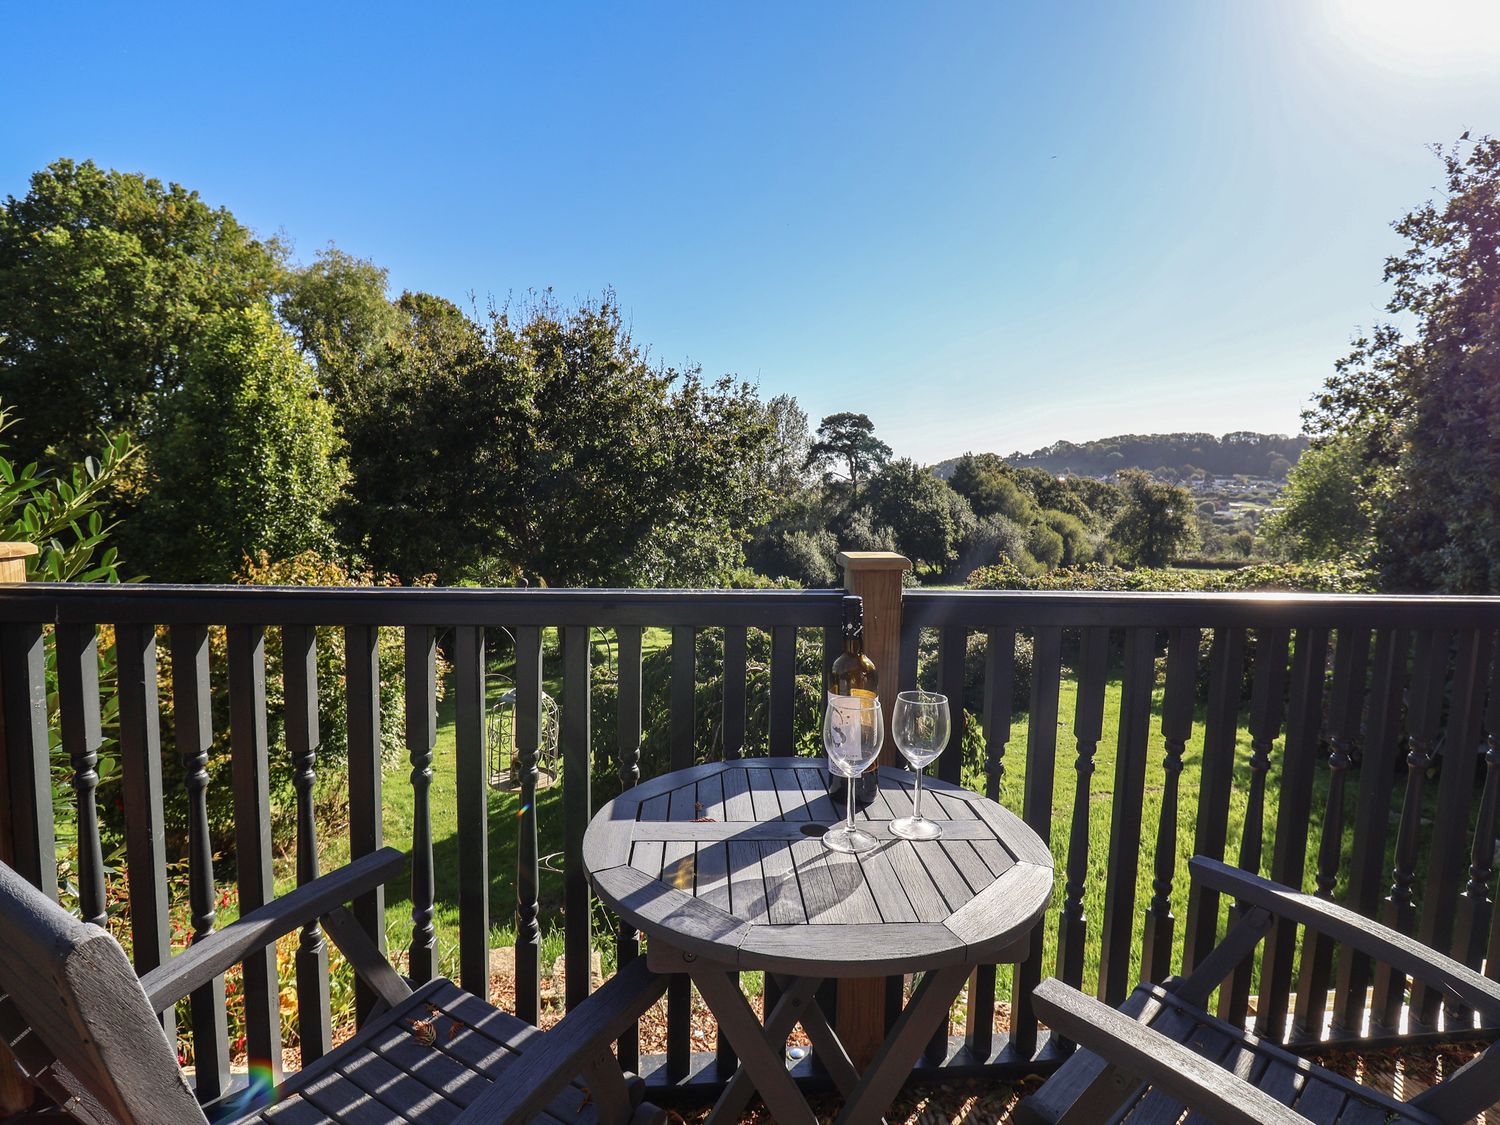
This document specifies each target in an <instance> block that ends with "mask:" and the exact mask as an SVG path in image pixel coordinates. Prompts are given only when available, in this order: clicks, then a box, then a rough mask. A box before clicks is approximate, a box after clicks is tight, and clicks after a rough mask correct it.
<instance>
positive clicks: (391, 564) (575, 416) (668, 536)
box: [341, 294, 773, 586]
mask: <svg viewBox="0 0 1500 1125" xmlns="http://www.w3.org/2000/svg"><path fill="white" fill-rule="evenodd" d="M398 307H399V308H400V309H401V311H402V313H403V316H404V318H405V322H404V324H403V331H402V338H401V340H400V341H399V343H398V344H396V345H394V346H392V347H389V348H387V349H386V350H385V353H384V355H383V356H382V359H381V361H380V366H379V369H378V370H372V371H370V372H367V373H366V374H365V375H364V376H363V377H364V378H365V379H366V382H367V392H366V394H365V395H364V397H363V400H362V402H361V403H360V406H359V408H358V410H357V411H351V412H350V413H349V414H347V415H346V417H345V422H344V425H345V433H346V434H347V436H348V439H349V456H350V464H351V467H352V470H353V474H354V479H353V483H352V485H351V489H350V493H351V495H350V502H349V503H348V504H346V505H345V506H344V509H343V511H342V514H341V526H342V527H343V528H344V534H345V537H346V539H347V540H348V542H349V543H350V545H351V546H354V547H356V548H357V549H358V550H359V551H360V552H361V553H362V554H363V556H364V557H365V558H366V559H368V560H369V561H370V562H371V563H372V564H374V565H376V566H378V567H379V568H381V569H386V570H390V571H391V572H393V573H396V574H399V575H402V576H403V577H410V576H412V575H415V574H421V573H425V572H427V571H429V570H435V571H437V573H438V575H439V577H440V578H441V579H442V580H443V581H445V582H452V581H458V580H463V579H477V580H480V581H485V582H495V583H511V582H516V581H533V582H538V583H542V584H545V585H563V586H572V585H622V586H630V585H677V584H683V585H693V584H704V583H711V582H715V581H720V580H722V579H723V577H724V576H725V575H727V574H729V573H730V572H732V571H733V570H734V569H736V568H737V567H739V566H740V565H742V563H743V557H744V554H743V545H744V542H745V540H746V539H747V538H748V536H749V534H750V532H751V530H752V529H753V528H755V527H756V526H757V525H758V524H759V523H761V522H762V521H763V519H764V518H765V517H766V515H768V514H769V511H770V508H771V503H772V500H773V494H772V491H771V487H772V486H771V482H770V481H768V480H766V479H765V478H764V477H763V476H762V474H761V471H760V470H761V468H762V467H763V466H764V465H765V464H766V463H767V460H768V457H769V454H768V450H769V449H770V448H771V447H772V445H773V420H772V418H771V416H770V415H769V414H768V412H767V409H766V407H765V406H764V405H763V404H761V403H760V402H759V400H758V399H757V398H756V397H755V395H754V392H753V389H752V388H751V387H750V386H748V385H747V384H744V383H738V382H735V381H733V380H731V379H727V378H726V379H721V380H718V381H715V382H711V383H710V382H706V381H705V380H704V379H703V378H702V376H701V375H700V374H699V372H697V371H696V370H689V371H685V372H678V371H674V370H671V369H668V368H661V367H653V366H651V365H650V364H649V363H648V362H647V360H646V357H645V355H644V353H643V352H642V351H641V349H640V348H639V347H637V346H636V345H635V343H634V342H633V341H632V340H631V337H630V334H629V332H628V331H627V330H626V329H625V327H624V325H623V324H622V322H621V320H620V315H619V310H618V308H617V307H616V306H615V304H614V303H613V300H612V298H611V297H609V296H606V297H605V298H604V299H603V300H601V301H599V302H596V303H592V304H584V305H581V306H579V307H578V308H576V309H572V310H564V309H562V308H560V307H558V306H556V305H555V304H554V303H552V302H551V301H550V300H546V299H544V300H542V301H540V302H539V303H537V304H536V305H534V306H532V307H530V308H529V309H527V310H524V313H523V315H522V316H520V317H518V318H517V319H514V320H513V319H512V318H511V316H510V315H509V314H508V313H500V314H497V315H495V316H494V317H493V318H492V320H491V322H490V323H489V324H488V325H486V326H480V325H477V324H475V323H473V322H472V321H470V320H468V318H466V317H465V316H464V315H463V314H462V313H461V312H460V311H459V310H458V309H457V308H456V307H455V306H453V305H451V304H449V303H448V302H445V301H441V300H440V299H438V298H434V297H427V296H422V295H410V294H408V295H406V296H403V297H402V299H401V300H400V301H399V302H398ZM438 513H440V514H441V518H434V516H435V514H438Z"/></svg>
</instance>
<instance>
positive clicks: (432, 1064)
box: [0, 848, 665, 1125]
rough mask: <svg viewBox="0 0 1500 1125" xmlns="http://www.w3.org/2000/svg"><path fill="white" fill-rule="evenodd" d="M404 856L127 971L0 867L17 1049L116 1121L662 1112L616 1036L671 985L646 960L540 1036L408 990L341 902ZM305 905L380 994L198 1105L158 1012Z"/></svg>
mask: <svg viewBox="0 0 1500 1125" xmlns="http://www.w3.org/2000/svg"><path fill="white" fill-rule="evenodd" d="M403 865H404V859H403V857H402V855H401V853H400V852H397V851H395V850H394V849H392V848H384V849H381V850H380V851H377V852H375V853H373V854H371V855H368V856H364V857H362V858H360V859H357V860H355V861H353V862H352V863H350V864H348V865H347V866H345V867H342V868H340V869H338V870H337V871H333V872H330V873H329V874H327V875H324V876H322V877H321V878H318V879H315V880H313V881H312V882H310V883H308V884H307V885H305V886H302V887H299V888H298V889H297V890H295V891H293V892H291V893H290V894H287V895H284V896H283V897H281V898H278V899H276V900H275V901H274V902H271V903H268V904H266V905H265V906H263V907H260V908H258V909H256V910H252V911H250V912H249V913H247V914H246V915H244V916H243V917H242V918H240V919H239V920H238V921H236V922H234V923H232V924H231V925H229V926H226V927H224V929H222V930H219V931H217V932H215V933H213V934H212V935H210V936H209V937H208V938H206V939H204V940H203V941H200V942H198V943H196V944H194V945H193V946H191V947H190V948H189V949H187V950H186V951H184V952H183V953H180V954H178V955H177V956H176V957H173V958H172V959H171V960H170V961H168V962H167V963H166V964H164V965H162V966H160V967H159V968H157V969H153V970H152V971H151V972H149V973H147V974H146V975H145V976H144V977H141V978H137V977H136V975H135V972H134V971H133V970H132V969H131V967H130V963H129V961H128V960H127V959H126V957H125V952H124V950H122V949H121V948H120V945H119V943H118V942H117V941H115V939H114V938H113V937H112V936H111V935H110V934H108V933H107V932H105V931H104V930H102V929H100V928H99V927H98V926H94V925H90V924H87V923H84V922H81V921H79V920H78V919H77V918H74V917H73V916H72V915H70V914H69V913H67V911H65V910H63V909H62V908H61V907H59V906H58V905H57V904H56V903H54V902H52V901H51V900H50V899H48V898H46V897H45V896H44V895H42V894H41V893H40V892H38V891H37V890H36V888H34V887H32V886H31V885H30V884H29V883H27V882H26V881H25V880H24V879H22V878H21V877H20V876H19V875H17V874H16V873H15V872H14V871H12V870H11V869H10V868H9V867H6V866H5V865H3V864H0V988H3V989H4V992H5V994H6V997H5V1003H6V1004H7V1005H8V1006H9V1007H10V1009H11V1011H10V1017H11V1020H10V1022H12V1023H16V1022H19V1023H20V1024H21V1025H24V1028H25V1030H24V1032H23V1033H22V1034H20V1035H19V1036H16V1037H14V1042H13V1050H14V1052H15V1055H16V1057H17V1060H18V1061H19V1063H20V1065H21V1067H22V1069H23V1070H25V1071H26V1073H27V1076H28V1077H30V1078H32V1079H33V1080H34V1081H36V1082H37V1083H38V1084H39V1085H41V1086H42V1087H43V1088H44V1089H46V1090H48V1091H49V1092H52V1093H53V1094H54V1095H55V1096H57V1097H59V1099H60V1101H61V1103H62V1104H63V1106H64V1108H65V1109H66V1110H67V1111H68V1112H69V1113H70V1114H71V1115H72V1116H74V1117H76V1118H78V1119H80V1120H83V1121H88V1122H99V1123H105V1122H118V1123H120V1125H136V1123H141V1125H164V1123H169V1122H170V1123H172V1125H179V1123H191V1122H206V1121H207V1120H209V1117H208V1116H206V1114H205V1108H207V1109H208V1112H209V1113H210V1114H212V1116H213V1119H214V1120H215V1121H257V1122H268V1123H270V1122H274V1123H276V1125H303V1123H313V1122H366V1123H370V1125H379V1123H383V1122H423V1123H425V1122H445V1123H446V1122H461V1123H463V1125H471V1123H477V1122H493V1123H501V1122H520V1121H527V1120H531V1119H532V1118H534V1117H537V1116H541V1117H542V1118H544V1119H546V1120H562V1121H589V1122H593V1121H598V1122H601V1123H604V1125H627V1123H628V1125H641V1123H644V1122H659V1121H661V1120H662V1116H661V1114H660V1112H659V1111H658V1110H656V1109H655V1107H653V1106H650V1105H645V1104H642V1103H641V1101H640V1097H641V1091H642V1088H643V1084H642V1083H641V1082H640V1081H639V1080H638V1079H637V1080H629V1079H627V1077H626V1076H625V1075H623V1074H622V1073H621V1071H620V1069H619V1067H618V1065H617V1064H616V1062H615V1058H614V1055H613V1053H612V1051H611V1044H612V1043H613V1041H614V1040H615V1039H616V1038H618V1037H619V1035H620V1034H621V1033H622V1032H623V1031H625V1030H626V1029H627V1028H629V1027H631V1026H633V1025H634V1024H635V1022H636V1020H637V1019H639V1018H640V1015H641V1013H643V1012H644V1011H645V1010H646V1009H647V1008H648V1007H650V1006H651V1004H652V1003H654V1002H655V1001H656V999H657V998H658V997H659V996H660V995H661V994H662V992H663V991H664V989H665V981H664V980H663V979H662V978H659V977H657V976H655V975H654V974H652V973H651V972H650V971H648V970H647V968H646V962H645V959H644V958H638V959H637V960H635V961H633V962H631V963H630V964H629V965H626V966H624V968H623V969H622V970H621V971H620V972H619V973H618V974H616V975H615V976H614V977H613V978H612V979H611V980H610V981H608V982H607V983H606V984H605V985H604V986H603V987H602V988H600V989H599V990H598V991H597V992H595V993H594V994H593V995H591V996H590V997H589V998H588V1000H587V1001H586V1002H585V1003H583V1004H581V1005H579V1006H578V1007H577V1008H575V1009H574V1010H573V1011H572V1012H569V1013H568V1015H567V1016H565V1017H564V1019H563V1020H562V1022H561V1023H559V1024H558V1025H557V1027H555V1028H553V1029H552V1030H551V1031H549V1032H547V1033H545V1034H543V1033H542V1032H540V1031H538V1030H537V1029H536V1028H534V1027H532V1026H530V1025H529V1024H527V1023H524V1022H523V1021H521V1020H519V1019H516V1018H515V1017H514V1016H509V1015H506V1014H504V1013H503V1012H500V1011H498V1010H496V1009H495V1008H493V1007H491V1006H490V1005H489V1004H487V1003H485V1002H484V1001H482V1000H480V999H479V998H477V997H475V996H472V995H471V994H469V993H467V992H464V991H462V990H460V989H459V988H457V987H456V986H454V985H453V984H452V983H450V982H449V981H446V980H435V981H432V982H430V983H428V984H424V985H422V986H421V987H420V988H417V989H416V990H415V991H413V990H412V988H411V987H410V986H409V985H408V984H407V982H406V981H405V980H403V979H402V978H401V976H400V975H399V974H398V973H397V972H396V971H395V969H393V968H392V967H391V965H390V964H389V962H387V961H386V959H385V958H384V957H383V956H381V954H380V952H379V951H378V949H377V948H376V946H375V944H374V943H373V942H372V941H371V940H370V939H369V937H368V936H367V935H366V934H365V933H364V931H363V930H362V929H361V928H360V927H359V926H358V925H357V924H356V923H355V922H354V920H353V916H352V915H350V914H349V913H348V912H347V910H346V909H344V904H346V903H348V902H350V901H352V900H353V899H355V898H357V897H358V896H359V895H361V894H363V893H365V892H367V891H370V890H372V889H374V888H375V887H378V886H380V885H382V884H383V883H385V882H386V881H387V880H388V879H390V878H391V877H393V876H394V875H396V874H397V873H398V872H399V871H400V870H401V869H402V867H403ZM314 918H320V919H322V921H323V924H324V926H325V928H326V929H327V931H328V935H329V937H330V938H331V940H332V941H333V942H334V944H335V945H337V946H338V947H339V949H340V950H342V951H343V953H344V955H345V956H346V957H347V958H348V959H349V961H350V963H351V964H352V965H353V966H354V969H355V972H356V973H357V974H358V975H359V977H360V979H361V980H363V981H364V982H365V984H367V985H368V986H369V987H370V989H371V990H372V991H373V992H375V993H376V995H378V996H379V997H380V1001H381V1003H380V1005H379V1006H378V1007H377V1010H376V1013H375V1014H374V1015H373V1016H372V1017H371V1018H370V1019H368V1020H367V1021H366V1023H365V1025H364V1026H363V1027H361V1028H360V1030H359V1032H358V1033H357V1034H356V1035H355V1036H354V1037H353V1038H352V1039H350V1040H349V1041H348V1042H347V1043H345V1044H343V1045H342V1046H340V1047H338V1048H337V1049H336V1050H334V1051H333V1052H331V1053H330V1054H328V1055H325V1056H324V1057H322V1058H320V1059H318V1060H317V1061H316V1062H314V1063H312V1064H311V1065H309V1066H308V1067H306V1068H305V1069H303V1070H301V1071H299V1072H298V1073H297V1074H295V1075H293V1076H291V1077H290V1078H289V1079H287V1080H286V1081H285V1082H283V1083H282V1084H281V1085H280V1086H279V1087H276V1088H274V1089H271V1090H266V1091H256V1090H254V1089H253V1087H252V1089H250V1090H249V1091H248V1092H241V1093H240V1094H239V1095H237V1098H238V1100H237V1101H229V1102H225V1103H222V1104H220V1105H218V1106H212V1107H204V1106H200V1105H199V1103H198V1101H197V1099H196V1098H195V1097H194V1096H193V1092H192V1090H191V1089H190V1088H189V1087H188V1084H187V1081H186V1079H185V1078H184V1076H183V1073H182V1070H181V1069H180V1068H179V1066H178V1064H177V1053H176V1050H175V1048H174V1046H173V1044H171V1043H169V1042H168V1041H167V1036H166V1033H165V1032H164V1031H163V1030H162V1026H161V1024H160V1023H159V1022H158V1019H157V1013H159V1012H162V1011H165V1010H166V1009H168V1008H170V1007H172V1006H173V1005H174V1004H176V1003H177V1002H178V1001H179V1000H181V999H183V998H184V997H186V996H188V995H189V994H190V993H191V992H192V991H193V990H194V989H197V988H200V987H202V986H203V985H204V984H206V983H207V982H209V981H211V980H213V978H215V977H216V976H218V975H219V974H221V973H223V972H224V970H225V969H227V968H229V967H230V966H231V965H233V964H235V963H236V962H239V961H242V960H244V959H245V958H246V957H247V956H249V955H251V954H253V953H255V952H257V951H259V950H263V949H265V948H266V947H267V946H268V945H270V944H271V943H273V942H275V941H276V940H277V939H278V938H280V937H281V936H283V935H284V934H288V933H290V932H292V931H293V930H295V929H297V928H299V927H301V926H303V925H305V924H306V923H307V922H309V921H311V920H312V919H314ZM429 1020H430V1021H431V1023H430V1024H428V1023H425V1022H423V1021H429ZM414 1029H415V1030H414ZM428 1031H431V1032H432V1034H431V1035H428V1034H426V1032H428Z"/></svg>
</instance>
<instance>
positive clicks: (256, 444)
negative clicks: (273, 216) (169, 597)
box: [121, 303, 345, 582]
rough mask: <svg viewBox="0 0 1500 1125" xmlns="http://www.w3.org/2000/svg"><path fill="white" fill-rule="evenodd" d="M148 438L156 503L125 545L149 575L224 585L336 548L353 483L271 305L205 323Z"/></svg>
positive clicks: (134, 522)
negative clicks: (251, 564)
mask: <svg viewBox="0 0 1500 1125" xmlns="http://www.w3.org/2000/svg"><path fill="white" fill-rule="evenodd" d="M145 436H146V449H147V452H146V479H145V482H144V483H145V495H144V497H143V499H142V500H141V502H140V504H139V507H138V509H137V510H136V512H135V513H134V514H133V516H132V517H131V519H130V520H129V522H128V523H127V524H126V525H125V526H123V527H122V528H121V541H122V544H123V546H124V547H125V550H126V554H127V557H133V558H140V559H149V560H150V567H151V572H150V577H152V578H154V579H158V580H164V581H173V582H222V581H228V580H229V579H231V578H232V577H234V576H235V575H236V574H238V573H239V572H240V571H241V570H242V569H243V567H244V565H245V560H246V558H247V557H249V556H252V555H254V554H256V553H258V552H266V553H268V554H269V555H270V556H271V557H272V558H276V559H283V558H290V557H291V556H293V555H295V554H298V553H299V552H302V551H305V550H311V549H319V550H325V551H326V550H328V549H329V548H330V546H331V543H332V539H331V528H330V526H329V524H328V522H327V519H326V516H327V513H328V511H329V509H330V507H331V505H332V504H333V502H334V500H335V499H336V497H337V495H338V492H339V489H340V488H341V487H342V485H343V482H344V478H345V468H344V462H343V459H342V456H341V454H340V441H339V437H338V433H337V430H336V428H335V426H334V419H333V409H332V407H331V406H330V405H329V403H328V402H327V401H326V400H325V399H324V398H322V397H321V396H320V395H319V394H318V387H317V382H316V380H315V378H314V376H313V371H312V368H311V367H309V366H308V364H307V363H306V361H305V360H303V359H302V357H301V356H300V355H298V353H297V350H296V347H295V345H294V344H293V342H292V340H291V338H290V337H289V336H288V335H287V333H286V331H285V330H284V329H283V328H282V327H281V326H280V325H279V324H277V323H276V321H275V320H274V319H273V317H272V315H271V309H270V306H269V305H268V304H264V303H262V304H261V305H258V306H253V307H251V308H247V309H233V310H227V311H224V312H221V313H219V314H218V315H217V316H214V317H212V318H209V319H207V320H205V321H204V322H203V323H202V324H201V326H200V329H199V331H198V333H197V335H196V336H195V338H194V340H193V341H192V345H191V347H190V348H189V349H188V351H187V354H186V355H185V356H184V363H183V371H182V379H181V384H180V385H179V386H177V387H175V388H174V389H173V390H172V391H171V392H170V393H168V394H166V395H164V396H163V397H162V400H161V402H160V403H159V404H158V406H157V408H156V410H155V411H154V412H153V414H152V417H151V419H150V421H149V422H148V424H147V426H146V432H145Z"/></svg>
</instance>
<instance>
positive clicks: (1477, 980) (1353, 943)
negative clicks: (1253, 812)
mask: <svg viewBox="0 0 1500 1125" xmlns="http://www.w3.org/2000/svg"><path fill="white" fill-rule="evenodd" d="M1188 867H1189V869H1190V870H1191V871H1192V877H1193V881H1194V882H1195V883H1200V884H1202V885H1203V886H1205V887H1208V888H1210V889H1212V890H1216V891H1219V892H1220V893H1221V894H1226V895H1233V896H1234V897H1235V899H1237V900H1238V901H1239V902H1240V903H1242V904H1247V905H1250V906H1259V907H1263V908H1264V909H1266V910H1267V911H1269V912H1270V913H1272V914H1274V915H1275V916H1276V917H1278V918H1285V919H1286V920H1287V921H1289V922H1300V923H1301V924H1302V925H1304V926H1306V927H1308V928H1309V929H1311V930H1316V931H1317V932H1318V933H1321V934H1325V935H1327V936H1328V937H1331V938H1334V939H1335V940H1337V941H1339V942H1342V943H1343V944H1345V945H1348V946H1350V947H1351V948H1353V949H1357V950H1359V952H1361V953H1364V954H1366V955H1368V956H1370V957H1372V958H1374V959H1375V960H1377V961H1380V962H1382V963H1383V964H1386V965H1390V966H1391V967H1392V968H1394V969H1397V970H1399V971H1400V972H1402V973H1404V974H1405V975H1407V976H1409V977H1415V978H1416V979H1418V980H1421V981H1425V982H1426V983H1428V984H1431V985H1436V986H1437V987H1439V988H1441V989H1443V990H1444V991H1446V992H1447V993H1448V994H1449V996H1450V997H1452V998H1453V999H1456V1000H1459V1001H1461V1002H1462V1003H1464V1004H1467V1005H1468V1006H1469V1007H1471V1008H1473V1009H1474V1010H1475V1011H1476V1012H1479V1013H1480V1014H1481V1015H1484V1016H1487V1017H1489V1018H1491V1019H1500V982H1496V981H1492V980H1490V979H1489V978H1488V977H1485V976H1482V975H1481V974H1479V973H1476V972H1475V971H1474V970H1473V969H1471V968H1469V967H1468V966H1467V965H1463V964H1460V963H1459V962H1457V961H1455V960H1453V958H1451V957H1445V956H1443V954H1441V953H1439V952H1438V951H1437V950H1435V949H1433V948H1432V947H1430V946H1426V945H1423V944H1422V943H1421V942H1419V941H1417V940H1415V939H1414V938H1409V937H1407V936H1406V935H1405V934H1402V933H1398V932H1397V931H1396V930H1393V929H1391V928H1390V927H1389V926H1382V925H1381V924H1380V923H1379V922H1376V921H1374V920H1372V919H1370V918H1366V917H1365V916H1364V915H1363V914H1356V913H1355V912H1354V911H1352V910H1349V909H1348V908H1346V907H1343V906H1338V905H1336V904H1335V903H1332V902H1329V901H1328V900H1326V899H1321V898H1315V897H1314V896H1312V895H1309V894H1303V893H1302V892H1301V891H1294V890H1291V889H1290V888H1288V887H1283V886H1282V885H1281V884H1279V883H1272V882H1271V881H1270V880H1268V879H1262V878H1261V877H1260V876H1258V875H1252V874H1250V872H1248V871H1242V870H1241V869H1240V868H1238V867H1230V866H1229V865H1228V864H1226V863H1220V862H1219V861H1218V860H1213V859H1208V858H1207V857H1205V856H1194V857H1193V858H1192V859H1191V860H1190V861H1189V862H1188Z"/></svg>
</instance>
